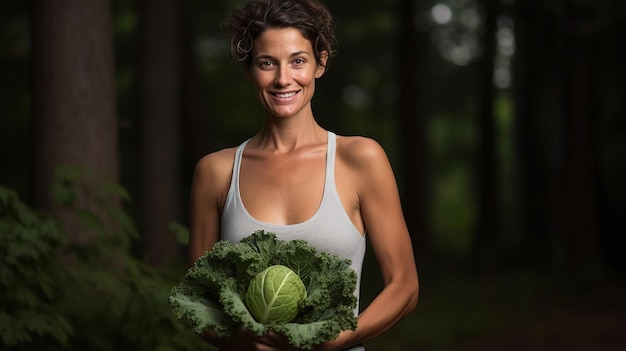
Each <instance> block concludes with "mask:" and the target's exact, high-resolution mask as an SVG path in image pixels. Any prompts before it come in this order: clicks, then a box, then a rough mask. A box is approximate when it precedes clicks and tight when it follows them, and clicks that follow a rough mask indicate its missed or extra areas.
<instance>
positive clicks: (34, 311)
mask: <svg viewBox="0 0 626 351" xmlns="http://www.w3.org/2000/svg"><path fill="white" fill-rule="evenodd" d="M0 233H1V235H0V261H1V262H2V265H1V266H0V306H2V308H1V309H0V338H1V341H2V344H3V345H4V346H7V347H15V346H18V345H23V344H28V343H31V342H33V340H35V339H38V338H39V339H53V340H54V341H56V342H57V343H58V344H60V345H65V344H67V341H68V338H69V336H70V334H71V333H72V332H73V331H74V329H73V327H72V325H71V324H70V322H69V321H68V319H67V318H66V317H65V316H64V315H63V314H62V313H60V312H59V311H57V310H55V309H54V307H53V305H52V304H51V303H53V302H54V301H55V300H57V299H58V298H59V297H60V296H61V295H62V294H63V287H62V286H59V285H58V284H56V282H58V281H59V280H60V279H63V278H64V275H65V272H64V271H63V269H60V268H61V267H57V265H56V257H55V255H56V252H57V250H58V249H59V247H60V246H61V244H62V243H63V239H64V235H63V233H62V232H61V230H60V227H59V225H58V223H57V222H56V221H55V220H54V219H53V218H51V217H50V216H47V215H44V214H41V213H37V212H35V211H33V210H31V209H30V208H28V207H27V206H26V205H24V204H23V203H22V202H20V200H19V198H18V196H17V194H16V193H15V192H14V191H11V190H9V189H7V188H5V187H3V186H0Z"/></svg>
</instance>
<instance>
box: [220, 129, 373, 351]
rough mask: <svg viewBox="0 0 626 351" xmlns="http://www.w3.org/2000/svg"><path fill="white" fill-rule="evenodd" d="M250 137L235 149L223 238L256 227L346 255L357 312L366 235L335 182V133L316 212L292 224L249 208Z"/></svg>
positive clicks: (233, 237)
mask: <svg viewBox="0 0 626 351" xmlns="http://www.w3.org/2000/svg"><path fill="white" fill-rule="evenodd" d="M248 141H249V140H246V141H245V142H243V143H242V144H241V145H239V147H238V148H237V151H236V153H235V162H234V165H233V175H232V178H231V182H230V189H229V190H228V195H227V197H226V204H225V205H224V211H223V213H222V222H221V238H222V239H224V240H228V241H231V242H239V241H240V240H241V239H243V238H244V237H246V236H248V235H250V234H252V233H253V232H255V231H257V230H265V231H267V232H272V233H275V234H276V236H277V238H278V239H281V240H294V239H303V240H306V241H307V242H308V243H309V244H310V245H311V246H313V247H315V248H316V249H317V252H318V253H319V252H326V253H329V254H333V255H337V256H339V257H341V258H347V259H350V261H352V269H354V271H355V272H356V274H357V287H356V292H355V294H356V297H357V308H356V310H355V313H358V309H359V303H358V301H359V298H360V286H361V270H362V267H363V258H364V256H365V235H364V234H361V233H359V231H358V230H357V229H356V227H355V226H354V224H353V223H352V221H351V220H350V217H348V214H347V213H346V211H345V210H344V208H343V205H342V203H341V200H340V199H339V195H338V194H337V188H336V185H335V151H336V145H337V142H336V136H335V134H334V133H332V132H330V131H329V132H328V146H327V149H326V177H325V182H324V194H323V196H322V202H321V204H320V207H319V208H318V209H317V212H315V214H314V215H313V216H312V217H311V218H309V219H308V220H306V221H304V222H301V223H296V224H289V225H277V224H271V223H266V222H262V221H259V220H257V219H256V218H254V217H252V215H251V214H250V213H249V212H248V211H247V210H246V208H245V207H244V205H243V202H242V200H241V194H240V192H239V169H240V167H241V159H242V155H243V152H244V149H245V147H246V144H247V143H248ZM349 350H350V351H358V350H364V348H363V347H362V346H358V347H354V348H351V349H349Z"/></svg>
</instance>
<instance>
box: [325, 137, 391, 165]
mask: <svg viewBox="0 0 626 351" xmlns="http://www.w3.org/2000/svg"><path fill="white" fill-rule="evenodd" d="M337 155H338V156H339V158H340V159H341V160H342V161H343V162H345V163H346V164H348V165H349V166H351V167H356V168H361V169H362V167H367V168H369V167H372V166H380V165H386V164H388V159H387V154H386V153H385V150H384V149H383V147H382V146H381V145H380V144H379V143H378V142H377V141H376V140H374V139H371V138H367V137H363V136H338V137H337Z"/></svg>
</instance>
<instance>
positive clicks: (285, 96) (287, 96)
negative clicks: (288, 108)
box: [276, 92, 296, 99]
mask: <svg viewBox="0 0 626 351" xmlns="http://www.w3.org/2000/svg"><path fill="white" fill-rule="evenodd" d="M294 95H296V93H295V92H291V93H286V94H276V96H277V97H279V98H281V99H286V98H290V97H292V96H294Z"/></svg>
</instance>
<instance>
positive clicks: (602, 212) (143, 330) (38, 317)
mask: <svg viewBox="0 0 626 351" xmlns="http://www.w3.org/2000/svg"><path fill="white" fill-rule="evenodd" d="M241 3H242V1H236V0H217V1H198V0H186V1H176V0H152V1H149V0H145V1H141V0H128V1H122V0H91V1H82V0H57V1H43V0H33V1H20V0H5V1H3V2H2V3H1V4H0V77H2V80H1V82H0V92H1V94H0V115H1V116H2V117H1V118H0V164H1V165H2V166H1V168H0V231H1V232H0V234H1V236H0V259H1V260H2V266H1V268H0V278H1V279H0V298H1V300H0V303H1V305H2V309H1V311H0V338H1V339H0V340H1V341H0V342H1V343H2V349H11V350H78V349H81V350H83V349H88V350H125V349H129V350H130V349H132V350H197V349H202V348H205V347H206V346H202V343H201V342H200V341H199V339H198V338H196V337H195V336H193V335H191V334H190V333H189V332H188V331H187V330H186V328H185V327H184V326H182V325H180V323H178V322H177V321H175V320H174V319H173V317H172V316H171V312H170V310H169V307H168V306H167V304H166V299H167V294H168V292H169V289H171V287H172V286H173V285H174V284H175V283H176V282H177V281H178V280H180V278H181V277H182V274H184V269H185V263H184V252H185V249H184V247H185V239H186V235H187V233H186V226H187V201H188V189H189V184H190V180H191V173H192V171H193V167H194V164H195V162H196V161H197V160H198V159H199V158H200V157H201V156H202V155H203V154H206V153H208V152H211V151H214V150H217V149H220V148H223V147H230V146H234V145H237V144H238V143H240V142H241V141H242V140H244V139H245V138H247V137H249V136H250V135H251V134H252V133H253V132H254V131H256V129H257V128H258V127H259V125H260V123H261V121H262V111H261V110H260V107H259V105H258V103H257V101H256V100H255V95H254V93H253V90H252V87H251V85H250V84H249V82H248V81H247V80H246V79H245V77H244V75H243V72H242V71H241V68H240V67H238V66H237V64H235V63H233V62H232V61H231V59H230V58H229V56H228V40H227V33H226V31H225V30H224V29H223V28H221V21H222V20H223V18H224V16H225V14H226V13H227V11H228V10H229V9H230V8H232V7H233V6H235V5H237V4H241ZM327 4H328V6H329V7H330V9H331V11H332V12H333V14H334V15H335V16H336V17H337V19H338V35H339V39H340V44H339V46H338V51H339V55H338V56H337V57H335V58H334V59H333V61H332V62H331V65H330V69H329V71H328V72H327V74H326V75H325V76H324V77H323V78H322V79H321V80H319V82H318V88H317V91H316V96H315V98H314V102H313V105H314V106H313V108H314V113H315V115H316V117H317V119H318V120H319V122H320V124H321V125H322V126H324V127H325V128H327V129H330V130H333V131H335V132H336V133H338V134H346V135H366V136H369V137H372V138H374V139H376V140H378V141H379V142H380V143H381V144H382V145H383V146H384V147H385V149H386V150H387V152H388V154H389V157H390V159H391V161H392V164H393V167H394V169H395V171H396V175H397V178H398V183H399V186H400V190H401V194H402V200H403V205H404V209H405V216H406V218H407V222H408V225H409V228H410V230H411V234H412V238H413V245H414V249H415V253H416V261H417V265H418V269H419V271H420V279H421V286H422V287H421V295H420V303H419V305H418V308H417V309H416V311H415V312H414V313H413V314H412V315H411V316H409V317H408V318H406V319H405V320H404V321H402V322H401V323H400V324H399V325H398V326H396V327H395V328H393V329H392V330H391V331H390V332H388V333H387V334H385V335H383V336H381V337H379V338H378V339H376V340H373V341H371V342H369V343H367V345H366V346H367V347H368V350H385V351H390V350H391V351H393V350H407V349H409V348H410V349H426V350H491V349H494V350H495V349H496V348H497V349H502V348H506V349H514V350H544V349H545V350H547V349H550V350H559V349H568V350H617V349H619V346H620V345H621V346H623V344H624V342H625V341H626V339H625V338H626V337H625V336H626V327H625V326H626V303H625V302H624V299H623V296H625V295H624V292H625V290H624V272H625V270H626V255H624V251H625V250H626V183H625V182H624V179H625V178H624V177H625V176H626V161H625V157H624V155H626V137H625V136H626V118H625V117H626V102H625V101H626V84H624V82H625V81H626V67H625V66H624V64H623V62H624V56H623V50H622V48H623V47H625V46H626V3H625V2H623V1H619V0H593V1H592V0H543V1H542V0H525V1H514V0H423V1H413V0H378V1H373V0H360V1H353V0H342V1H335V2H327ZM364 274H365V277H366V278H365V279H364V286H363V294H364V296H363V301H364V303H363V304H364V305H367V303H368V301H370V300H371V299H372V298H373V296H375V294H376V291H377V290H378V289H380V286H381V284H382V283H381V281H380V278H379V273H378V271H377V268H376V266H375V262H374V260H373V257H371V255H369V254H368V256H367V260H366V266H365V272H364Z"/></svg>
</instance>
